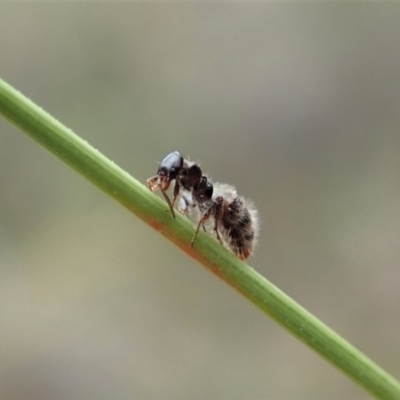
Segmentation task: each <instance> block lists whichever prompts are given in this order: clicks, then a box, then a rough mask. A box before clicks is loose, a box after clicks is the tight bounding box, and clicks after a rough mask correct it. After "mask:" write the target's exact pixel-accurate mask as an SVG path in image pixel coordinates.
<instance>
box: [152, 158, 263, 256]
mask: <svg viewBox="0 0 400 400" xmlns="http://www.w3.org/2000/svg"><path fill="white" fill-rule="evenodd" d="M173 180H175V186H174V197H173V200H172V202H171V200H170V198H169V197H168V195H167V193H166V191H167V190H168V188H169V186H170V185H171V182H172V181H173ZM147 184H148V186H149V188H150V190H152V191H155V190H157V189H160V190H161V193H162V194H163V196H164V198H165V199H166V201H167V203H168V205H169V208H170V210H171V213H172V215H173V217H174V218H175V212H174V205H175V202H176V199H177V198H178V196H179V194H180V193H181V191H182V194H181V197H180V199H179V211H180V212H181V213H182V214H185V215H189V207H192V208H195V207H197V208H198V210H199V211H200V218H199V221H198V223H197V226H196V230H195V233H194V236H193V238H192V241H191V246H193V245H194V241H195V239H196V236H197V234H198V232H199V230H200V227H203V229H204V231H206V222H208V221H209V220H211V221H214V226H213V228H212V230H213V231H214V232H215V235H216V238H217V240H218V241H219V242H220V243H221V244H222V245H223V246H225V247H228V248H229V249H231V251H232V252H233V253H234V254H235V255H236V256H237V257H239V258H240V259H242V260H244V259H246V258H248V257H249V256H250V254H251V253H252V252H253V250H254V246H255V244H256V241H257V237H258V230H259V218H258V212H257V210H256V209H255V208H254V206H253V204H252V203H251V202H249V201H248V200H246V199H244V198H243V197H240V196H238V194H237V192H236V189H235V188H234V187H233V186H230V185H227V184H219V183H216V184H215V185H213V183H212V182H211V181H210V179H208V178H207V177H206V176H205V175H203V173H202V170H201V169H200V167H199V166H198V165H197V164H195V163H193V162H191V161H188V160H185V159H184V158H183V157H182V155H181V154H180V153H179V152H177V151H174V152H172V153H170V154H168V155H167V156H166V157H165V158H164V159H163V160H162V161H161V164H160V166H159V168H158V171H157V175H155V176H153V177H151V178H149V179H148V180H147Z"/></svg>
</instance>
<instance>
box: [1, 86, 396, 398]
mask: <svg viewBox="0 0 400 400" xmlns="http://www.w3.org/2000/svg"><path fill="white" fill-rule="evenodd" d="M0 113H1V114H2V115H3V116H4V117H5V118H6V119H7V120H8V121H10V122H11V123H13V124H14V125H16V126H17V127H18V128H20V129H21V130H22V131H23V132H25V133H26V134H28V135H29V136H31V137H32V138H33V139H34V140H35V141H37V142H38V143H40V144H41V145H42V146H44V147H45V148H47V149H48V150H50V151H51V152H52V153H53V154H54V155H56V156H57V157H59V158H60V159H61V160H63V161H64V162H66V163H67V164H68V165H70V166H71V167H72V168H74V169H75V170H76V171H78V172H79V173H80V174H82V175H83V176H84V177H85V178H87V179H89V180H90V181H91V182H93V183H94V184H95V185H97V186H98V187H99V188H100V189H102V190H103V191H104V192H106V193H107V194H109V195H110V196H112V197H113V198H114V199H116V200H117V201H118V202H120V203H121V204H122V205H124V206H125V207H127V208H128V209H129V210H131V211H132V212H133V213H134V214H136V215H137V216H138V217H139V218H141V219H142V220H143V221H145V222H146V223H148V224H149V225H150V226H152V227H153V228H154V229H156V230H157V231H159V232H160V233H161V234H163V235H164V236H165V237H166V238H168V240H170V241H172V242H173V243H175V244H176V245H177V246H178V247H180V248H181V249H182V250H183V251H185V252H186V253H187V254H188V255H189V256H191V257H193V258H195V259H196V260H197V261H199V262H200V263H201V264H203V265H204V266H205V267H207V268H208V269H210V270H211V271H212V272H214V273H215V274H216V275H218V276H219V277H220V278H222V279H223V280H224V281H225V282H226V283H228V284H229V285H231V286H233V287H234V288H235V289H237V290H238V291H239V292H240V293H242V294H243V295H244V296H245V297H246V298H247V299H249V300H250V301H251V302H252V303H254V304H255V305H256V306H257V307H259V308H260V309H261V310H262V311H264V312H265V313H266V314H268V315H269V316H271V317H272V318H273V319H275V320H276V321H277V322H278V323H280V324H281V325H282V326H284V327H285V328H286V329H287V330H288V331H289V332H290V333H292V334H293V335H294V336H296V337H297V338H299V339H300V340H301V341H303V342H304V343H306V344H307V345H309V346H310V347H311V348H313V349H314V350H315V351H316V352H318V353H319V354H320V355H321V356H323V357H325V358H326V359H327V360H329V361H330V362H331V363H333V364H334V365H336V366H337V367H338V368H339V369H340V370H342V371H343V372H344V373H346V374H347V375H348V376H350V377H351V378H352V379H354V380H355V381H356V382H357V383H358V384H359V385H361V386H363V387H364V388H365V389H367V390H368V391H369V392H370V393H371V394H373V395H374V396H376V397H377V398H381V399H393V400H395V399H396V400H398V399H400V383H399V382H398V381H397V380H396V379H395V378H394V377H392V376H391V375H390V374H388V373H387V372H386V371H384V370H383V369H382V368H381V367H380V366H378V365H377V364H376V363H374V362H373V361H372V360H371V359H369V358H368V357H366V356H365V355H364V354H362V353H361V352H360V351H359V350H357V349H356V348H355V347H354V346H352V345H351V344H350V343H348V342H347V341H346V340H344V339H343V338H341V337H340V336H339V335H338V334H336V333H335V332H334V331H332V330H331V329H330V328H328V327H327V326H326V325H325V324H323V323H322V322H321V321H319V320H318V319H317V318H316V317H314V316H313V315H312V314H310V313H309V312H308V311H307V310H305V309H304V308H303V307H301V306H300V305H299V304H297V303H296V302H295V301H294V300H292V299H291V298H290V297H288V296H287V295H286V294H285V293H283V292H282V291H281V290H279V289H278V288H277V287H276V286H274V285H273V284H272V283H270V282H269V281H268V280H267V279H265V278H264V277H263V276H261V275H260V274H259V273H257V272H256V271H255V270H253V269H252V268H251V267H249V266H248V265H246V264H244V263H243V262H242V261H240V260H239V259H237V258H236V257H235V256H234V255H233V254H231V253H230V252H229V251H227V250H225V249H224V248H223V247H222V246H220V245H219V243H218V242H217V241H215V240H214V239H213V238H211V237H209V236H208V235H207V234H204V233H203V232H200V234H199V236H198V238H197V239H196V242H195V246H194V247H193V248H192V247H190V240H191V237H192V235H193V230H194V227H193V224H192V223H190V222H189V221H188V220H187V219H185V218H183V217H182V216H180V215H177V218H176V220H174V219H173V218H172V217H171V214H170V213H169V212H167V210H168V207H167V205H166V203H165V202H163V201H162V200H161V199H160V198H159V197H157V196H156V195H154V194H153V193H151V192H150V190H148V189H147V187H145V186H144V185H142V184H141V183H140V182H138V181H136V180H135V179H134V178H132V177H131V176H130V175H129V174H128V173H126V172H125V171H123V170H122V169H121V168H119V167H118V166H117V165H115V164H114V163H113V162H112V161H110V160H108V159H107V158H106V157H105V156H104V155H102V154H101V153H100V152H98V151H97V150H96V149H94V148H93V147H92V146H90V145H89V144H88V143H87V142H86V141H84V140H82V139H81V138H80V137H78V136H77V135H75V134H74V133H73V132H72V131H71V130H70V129H68V128H66V127H65V126H64V125H62V124H61V123H60V122H58V121H57V120H55V119H54V118H53V117H52V116H50V115H49V114H48V113H46V112H45V111H43V110H42V109H41V108H39V107H38V106H36V105H35V104H34V103H33V102H31V101H30V100H29V99H27V98H26V97H25V96H23V95H22V94H21V93H19V92H18V91H16V90H15V89H14V88H12V87H11V86H10V85H8V84H7V83H5V82H4V81H2V80H1V79H0ZM133 150H134V149H133ZM137 151H140V150H137ZM152 172H153V171H150V174H151V173H152Z"/></svg>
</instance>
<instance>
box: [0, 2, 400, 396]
mask: <svg viewBox="0 0 400 400" xmlns="http://www.w3.org/2000/svg"><path fill="white" fill-rule="evenodd" d="M0 20H1V23H0V60H1V63H0V69H1V71H0V75H1V77H2V78H3V79H5V80H6V81H8V82H9V83H11V84H12V85H14V86H15V87H16V88H18V89H19V90H20V91H21V92H22V93H24V94H26V95H27V96H28V97H30V98H31V99H32V100H33V101H35V102H36V103H37V104H38V105H40V106H41V107H43V108H44V109H45V110H47V111H48V112H50V113H51V114H52V115H53V116H55V117H56V118H57V119H59V120H60V121H61V122H63V123H64V124H65V125H66V126H68V127H70V128H71V129H73V130H74V131H75V132H76V133H77V134H79V135H80V136H82V137H83V138H84V139H86V140H87V141H89V143H91V144H92V145H93V146H95V147H96V148H98V149H99V150H100V151H102V152H103V153H104V154H105V155H106V156H108V157H109V158H110V159H112V160H113V161H115V162H116V163H117V164H119V165H120V166H121V167H123V168H124V169H126V170H127V171H129V172H130V173H131V174H132V175H133V176H134V177H136V178H137V179H139V180H141V181H142V182H145V180H146V178H148V177H149V176H151V175H153V174H154V173H155V171H156V168H157V164H156V162H157V161H160V160H161V159H162V157H163V156H164V155H165V154H167V153H168V152H170V151H173V150H180V151H181V152H182V153H183V154H184V155H185V156H190V158H191V159H194V160H199V161H201V165H202V167H203V169H204V170H205V171H206V172H208V173H209V174H210V176H212V177H213V178H214V180H219V181H222V182H227V183H232V184H234V185H235V186H236V187H237V189H238V191H239V192H240V193H241V194H243V195H245V196H247V197H250V198H252V199H253V200H254V202H255V203H256V205H257V206H258V208H259V211H260V214H261V217H262V231H261V239H260V244H259V246H258V250H257V252H256V254H255V257H254V258H252V259H251V260H250V264H251V265H252V266H253V267H254V268H256V269H257V270H258V271H259V272H260V273H262V274H264V275H265V276H266V277H267V278H268V279H270V280H271V281H272V282H274V283H275V284H277V285H278V286H279V287H280V288H282V289H283V290H284V291H286V292H287V293H288V294H289V295H291V296H292V297H293V298H294V299H296V300H297V301H299V302H300V303H301V304H302V305H304V306H305V307H307V308H308V309H309V310H310V311H311V312H313V313H315V314H316V315H317V316H318V317H319V318H321V319H322V320H323V321H324V322H326V323H327V324H328V325H330V326H331V327H332V328H333V329H335V330H337V331H338V332H339V333H340V334H342V335H343V336H344V337H345V338H347V339H348V340H349V341H351V342H352V343H353V344H355V345H356V346H357V347H359V348H360V349H361V350H363V351H364V352H365V353H366V354H367V355H369V356H370V357H372V358H373V359H374V360H375V361H377V362H378V363H379V364H381V365H382V366H383V367H385V368H387V369H388V370H389V371H390V372H391V373H392V374H394V375H395V376H397V377H399V376H400V340H399V331H400V311H399V302H400V291H399V286H400V277H399V262H400V246H399V241H400V179H399V177H400V134H399V128H400V114H399V108H400V47H399V43H400V5H399V4H395V3H392V4H390V3H386V4H367V5H362V4H351V3H349V4H344V3H343V4H317V3H309V4H268V3H265V4H263V3H251V4H247V3H236V4H212V3H203V4H202V3H197V4H183V3H175V4H161V3H157V4H156V3H154V4H140V3H137V4H135V3H131V4H129V3H109V4H100V5H95V4H83V5H82V4H74V3H71V4H62V5H52V4H45V3H42V4H40V3H37V4H12V3H9V4H5V3H4V4H1V5H0ZM0 135H1V145H0V162H1V164H0V184H1V188H2V189H1V196H0V321H1V327H0V398H2V399H28V398H29V399H132V398H134V399H207V398H208V399H307V400H309V399H368V398H370V397H369V395H368V394H367V393H365V392H364V391H363V390H361V389H359V388H358V387H357V386H356V385H355V384H353V382H351V381H350V380H349V379H348V378H347V377H345V376H343V375H342V374H341V373H340V372H338V371H337V370H336V369H335V368H334V367H332V366H331V365H329V364H328V363H327V362H326V361H325V360H323V359H321V358H320V357H319V356H317V355H316V354H314V353H313V352H312V351H310V350H309V349H308V348H306V347H305V346H304V345H303V344H301V343H299V342H298V341H297V340H296V339H294V338H293V337H292V336H290V335H289V334H288V333H286V331H283V329H282V328H281V327H280V326H278V325H277V324H276V323H275V322H274V321H272V320H270V319H269V318H267V317H265V316H264V315H263V314H262V313H261V312H260V311H259V310H258V309H256V308H255V307H254V306H252V305H251V304H249V303H248V302H247V301H245V300H244V299H243V298H242V297H241V296H240V295H238V294H237V293H236V292H235V291H233V290H232V289H231V288H229V287H228V286H226V285H225V284H224V283H223V282H221V281H219V280H217V279H215V277H214V276H212V275H211V274H210V273H208V272H207V271H205V270H204V269H203V268H201V267H200V266H199V265H197V264H196V263H195V262H194V261H192V260H191V259H189V258H187V257H186V256H185V255H184V254H182V253H181V252H180V251H179V250H178V249H177V248H175V247H174V246H173V245H171V244H170V243H169V242H167V241H165V240H164V239H163V238H162V237H160V235H158V234H157V233H156V232H154V231H152V230H151V229H150V228H149V227H147V226H145V225H144V224H143V223H142V222H140V221H139V220H138V219H137V218H136V217H134V216H132V215H130V214H129V213H128V212H127V211H126V210H125V209H124V208H122V207H121V206H119V205H118V204H117V203H116V202H115V201H113V200H111V199H110V198H108V197H107V196H105V195H104V194H103V193H102V192H100V191H99V190H98V189H97V188H96V187H94V186H93V185H91V184H90V183H88V182H87V181H85V180H84V179H83V178H82V177H81V176H79V175H78V174H76V173H75V172H74V171H73V170H71V169H70V168H68V167H67V166H66V165H64V164H63V163H61V162H60V161H59V160H57V159H56V158H54V157H53V156H52V155H51V154H50V153H48V152H46V151H45V150H43V149H42V148H40V147H39V146H38V145H37V144H36V143H34V142H33V141H32V140H31V139H29V138H28V137H27V136H26V135H25V134H23V133H21V132H19V131H18V130H17V129H15V128H14V127H12V126H11V125H9V124H8V123H7V122H5V121H4V120H3V119H1V120H0Z"/></svg>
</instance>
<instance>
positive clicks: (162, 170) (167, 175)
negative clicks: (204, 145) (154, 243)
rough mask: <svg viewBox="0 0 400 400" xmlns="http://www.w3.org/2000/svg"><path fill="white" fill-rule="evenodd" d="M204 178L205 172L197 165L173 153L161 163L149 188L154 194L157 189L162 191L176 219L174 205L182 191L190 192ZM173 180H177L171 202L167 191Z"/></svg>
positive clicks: (148, 183) (150, 181) (176, 152)
mask: <svg viewBox="0 0 400 400" xmlns="http://www.w3.org/2000/svg"><path fill="white" fill-rule="evenodd" d="M202 176H203V172H202V171H201V169H200V167H199V166H198V165H197V164H195V163H194V162H192V161H189V160H185V159H184V158H183V157H182V154H181V153H179V152H178V151H173V152H172V153H169V154H168V155H167V156H166V157H165V158H164V159H163V160H162V161H161V163H160V166H159V167H158V170H157V175H155V176H153V177H151V178H149V179H147V186H148V187H149V189H150V190H151V191H153V192H154V191H155V190H157V189H160V190H161V193H162V194H163V196H164V198H165V200H166V201H167V203H168V206H169V209H170V210H171V214H172V216H173V217H174V218H175V211H174V205H175V201H176V199H177V197H178V196H179V193H180V191H181V190H182V189H183V190H186V191H189V192H190V191H191V190H192V188H193V187H194V186H195V185H196V184H197V183H198V182H199V181H200V179H201V177H202ZM173 180H175V185H174V191H173V193H174V197H173V199H172V201H171V199H170V198H169V196H168V194H167V190H168V189H169V187H170V185H171V182H172V181H173Z"/></svg>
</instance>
